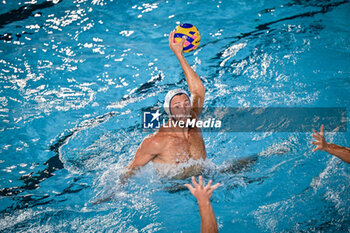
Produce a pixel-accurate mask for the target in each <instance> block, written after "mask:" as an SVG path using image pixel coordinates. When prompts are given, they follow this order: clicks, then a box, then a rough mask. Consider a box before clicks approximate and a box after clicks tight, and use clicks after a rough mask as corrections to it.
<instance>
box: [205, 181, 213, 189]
mask: <svg viewBox="0 0 350 233" xmlns="http://www.w3.org/2000/svg"><path fill="white" fill-rule="evenodd" d="M212 183H213V181H212V180H209V182H208V184H207V185H206V186H205V188H204V189H206V190H208V189H210V186H211V184H212Z"/></svg>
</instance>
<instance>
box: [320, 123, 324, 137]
mask: <svg viewBox="0 0 350 233" xmlns="http://www.w3.org/2000/svg"><path fill="white" fill-rule="evenodd" d="M320 135H321V136H324V125H323V124H322V125H321V129H320Z"/></svg>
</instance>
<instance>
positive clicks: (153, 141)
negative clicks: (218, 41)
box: [123, 31, 206, 180]
mask: <svg viewBox="0 0 350 233" xmlns="http://www.w3.org/2000/svg"><path fill="white" fill-rule="evenodd" d="M174 34H175V31H172V32H171V33H170V35H169V47H170V49H171V50H172V51H173V52H174V54H175V56H176V57H177V59H178V60H179V62H180V64H181V67H182V70H183V72H184V74H185V76H186V81H187V84H188V88H189V91H190V95H189V94H188V93H187V92H186V91H185V90H182V89H175V90H171V91H169V92H168V94H167V95H166V97H165V101H164V109H165V111H166V112H167V113H168V115H169V121H168V123H169V124H168V126H169V127H168V128H164V127H163V126H161V127H160V129H159V130H158V131H157V132H155V133H153V134H150V135H148V136H147V137H146V138H145V139H144V140H143V142H142V143H141V144H140V146H139V148H138V149H137V151H136V154H135V157H134V158H133V160H132V161H131V162H130V164H129V165H128V166H127V167H126V169H127V171H126V173H125V174H124V177H123V180H124V179H125V178H126V177H128V176H130V175H132V174H133V173H134V172H135V170H136V169H138V168H140V167H142V166H144V165H146V164H147V163H148V162H150V161H152V162H153V164H157V165H162V164H164V165H171V166H174V165H178V164H183V163H185V162H187V161H189V160H190V159H191V160H194V161H196V160H205V158H206V151H205V145H204V141H203V137H202V133H201V130H200V128H197V127H179V126H178V125H175V124H171V123H172V122H176V121H179V120H184V121H185V120H186V119H194V118H195V119H197V118H198V117H199V115H200V114H201V111H202V106H203V103H204V96H205V89H204V85H203V83H202V81H201V79H200V78H199V76H198V75H197V74H196V72H195V71H194V70H193V69H192V68H191V67H190V66H189V64H188V63H187V61H186V59H185V57H184V55H183V45H184V43H185V40H186V39H185V38H184V37H183V38H182V40H181V41H179V42H176V41H175V40H174ZM184 170H186V171H183V172H186V173H187V175H186V176H190V175H194V174H198V170H200V168H199V169H198V166H191V167H188V168H187V169H184Z"/></svg>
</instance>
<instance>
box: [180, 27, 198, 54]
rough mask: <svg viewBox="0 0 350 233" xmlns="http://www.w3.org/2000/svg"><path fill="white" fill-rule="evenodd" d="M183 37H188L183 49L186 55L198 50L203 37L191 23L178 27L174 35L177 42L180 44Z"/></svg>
mask: <svg viewBox="0 0 350 233" xmlns="http://www.w3.org/2000/svg"><path fill="white" fill-rule="evenodd" d="M183 36H186V41H185V43H184V48H183V52H184V53H188V52H191V51H193V50H195V49H196V48H198V45H199V43H200V42H201V35H200V34H199V31H198V29H197V28H196V27H195V26H193V25H192V24H189V23H183V24H180V25H178V26H176V28H175V35H174V40H175V42H176V43H178V42H180V41H181V40H182V37H183Z"/></svg>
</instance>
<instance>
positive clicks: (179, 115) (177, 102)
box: [170, 94, 191, 121]
mask: <svg viewBox="0 0 350 233" xmlns="http://www.w3.org/2000/svg"><path fill="white" fill-rule="evenodd" d="M170 110H171V114H172V115H173V118H175V120H178V121H180V120H182V121H186V120H187V119H188V118H190V114H191V103H190V100H189V99H188V98H187V96H186V95H185V94H180V95H176V96H174V97H173V99H172V100H171V102H170Z"/></svg>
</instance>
